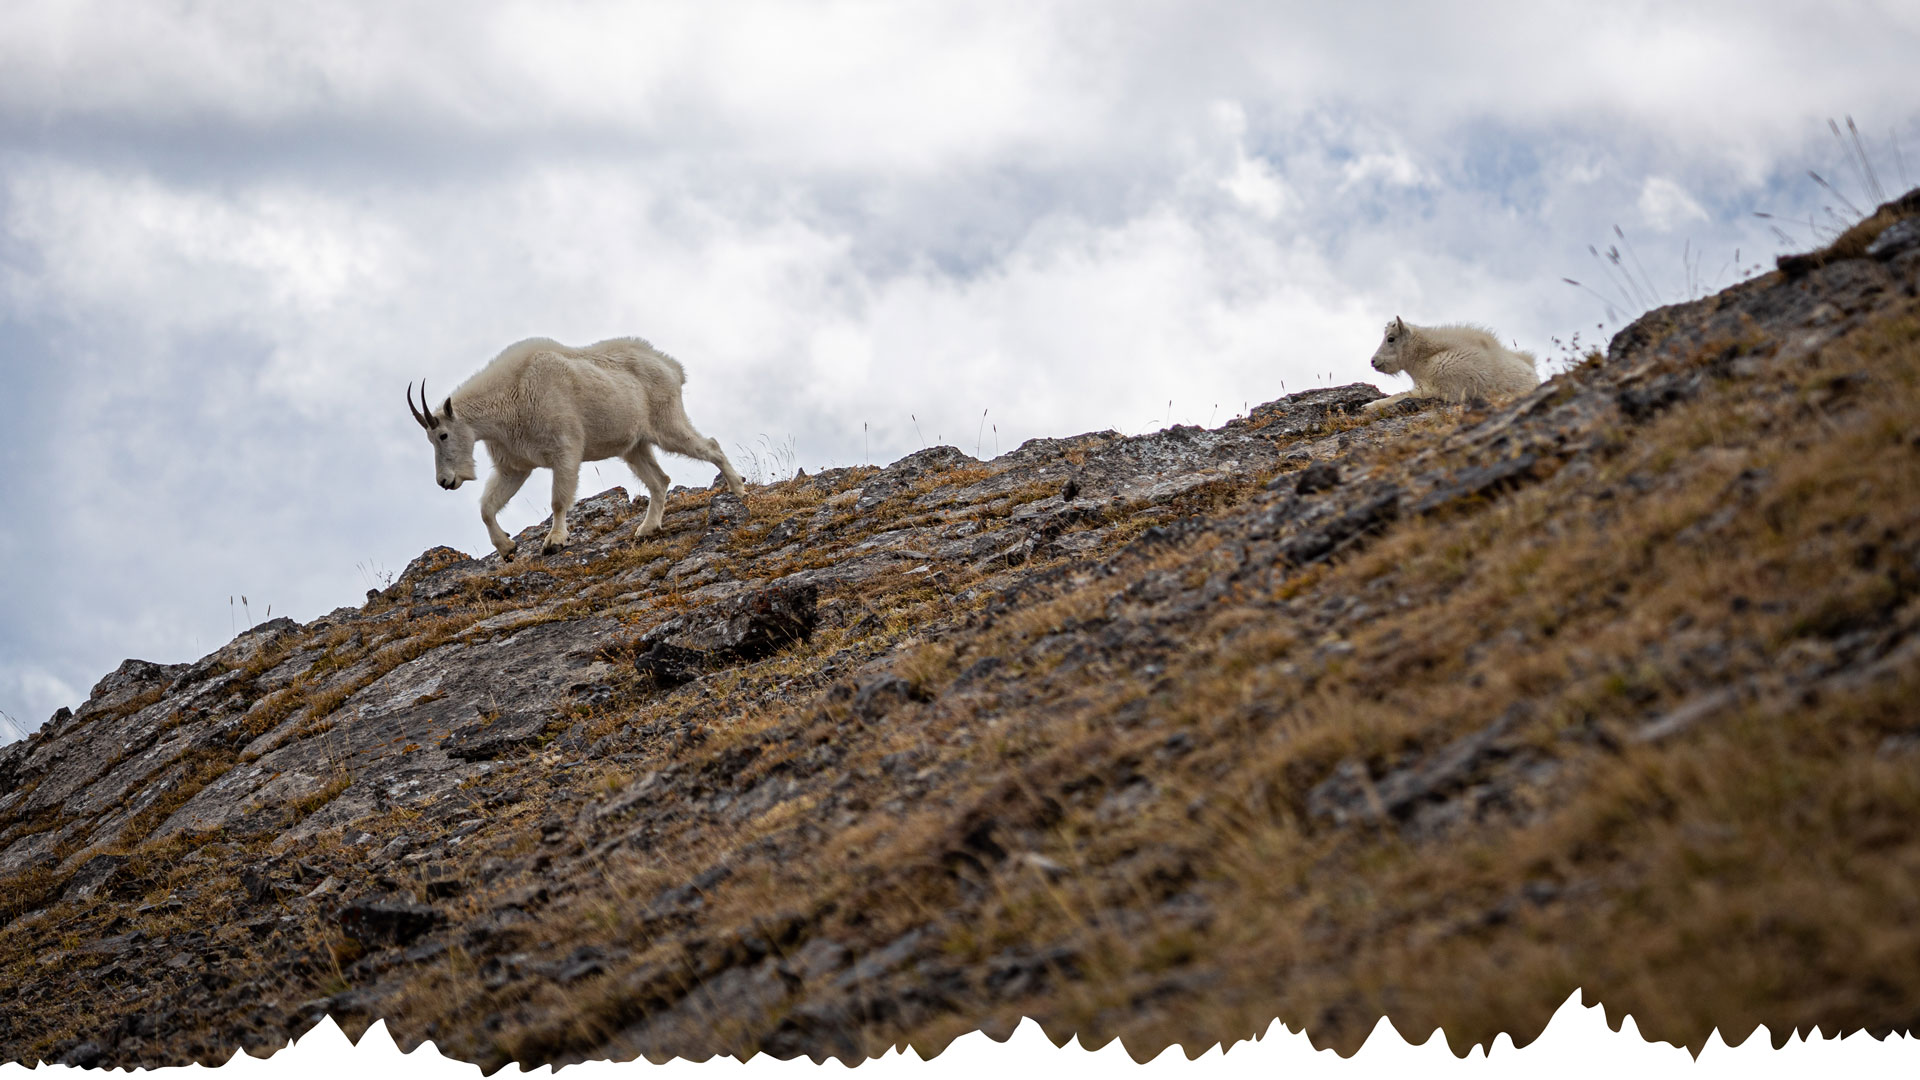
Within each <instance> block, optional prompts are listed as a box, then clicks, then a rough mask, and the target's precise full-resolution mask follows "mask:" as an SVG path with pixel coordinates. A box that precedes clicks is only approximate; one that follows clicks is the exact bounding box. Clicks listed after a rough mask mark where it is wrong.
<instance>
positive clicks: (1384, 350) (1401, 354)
mask: <svg viewBox="0 0 1920 1080" xmlns="http://www.w3.org/2000/svg"><path fill="white" fill-rule="evenodd" d="M1412 337H1413V334H1412V331H1411V330H1409V329H1408V327H1407V324H1406V323H1404V322H1401V321H1400V317H1399V316H1397V315H1396V316H1394V319H1393V321H1392V322H1390V323H1388V324H1387V333H1386V336H1385V338H1384V339H1382V340H1381V342H1380V347H1379V348H1378V349H1375V350H1374V351H1373V370H1375V371H1378V372H1380V373H1381V374H1382V375H1396V374H1399V373H1400V372H1402V371H1405V370H1407V362H1406V359H1405V357H1406V354H1407V347H1408V346H1409V345H1410V344H1412V342H1411V339H1412Z"/></svg>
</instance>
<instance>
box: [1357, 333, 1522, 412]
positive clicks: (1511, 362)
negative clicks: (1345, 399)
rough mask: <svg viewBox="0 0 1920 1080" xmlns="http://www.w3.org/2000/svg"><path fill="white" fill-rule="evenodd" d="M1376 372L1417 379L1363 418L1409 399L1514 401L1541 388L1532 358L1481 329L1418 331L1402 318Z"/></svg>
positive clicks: (1376, 361) (1378, 356)
mask: <svg viewBox="0 0 1920 1080" xmlns="http://www.w3.org/2000/svg"><path fill="white" fill-rule="evenodd" d="M1373 370H1375V371H1378V372H1381V373H1382V374H1386V375H1394V374H1398V373H1399V372H1402V371H1404V372H1406V373H1407V374H1408V375H1411V376H1413V389H1412V390H1409V391H1407V392H1405V393H1401V394H1395V395H1393V396H1392V397H1384V398H1381V399H1380V400H1378V401H1370V402H1368V403H1367V404H1366V406H1365V407H1364V408H1363V409H1361V411H1362V412H1368V413H1377V412H1379V411H1381V410H1382V409H1387V408H1391V407H1392V406H1394V405H1397V404H1399V403H1400V402H1402V401H1405V400H1407V399H1408V398H1441V399H1443V400H1446V401H1465V400H1467V399H1469V398H1477V397H1480V398H1494V397H1512V396H1513V395H1515V394H1524V393H1526V392H1527V391H1529V390H1531V389H1533V388H1534V387H1536V386H1539V385H1540V376H1539V375H1537V374H1535V373H1534V370H1533V354H1532V353H1528V352H1514V351H1511V350H1509V349H1506V348H1504V347H1502V346H1501V344H1500V342H1499V341H1498V340H1496V339H1495V338H1494V336H1493V334H1491V333H1489V332H1488V331H1486V330H1483V329H1481V328H1480V327H1477V326H1414V325H1413V324H1411V323H1407V322H1402V321H1401V320H1400V319H1399V318H1397V317H1396V318H1395V319H1394V320H1393V321H1392V322H1390V323H1388V324H1387V333H1386V340H1384V341H1382V342H1381V343H1380V348H1379V349H1377V350H1375V352H1374V354H1373Z"/></svg>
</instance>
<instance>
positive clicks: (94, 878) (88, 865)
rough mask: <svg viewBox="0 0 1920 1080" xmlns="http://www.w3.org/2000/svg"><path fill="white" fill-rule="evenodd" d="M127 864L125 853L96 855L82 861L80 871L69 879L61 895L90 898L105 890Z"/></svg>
mask: <svg viewBox="0 0 1920 1080" xmlns="http://www.w3.org/2000/svg"><path fill="white" fill-rule="evenodd" d="M126 864H127V856H125V855H95V856H94V857H93V858H91V859H88V860H87V861H86V862H85V863H82V864H81V866H80V869H79V871H78V872H76V873H75V874H74V875H73V877H71V878H69V879H68V880H67V888H66V891H65V892H64V893H62V894H61V895H62V896H64V897H66V898H67V899H69V900H87V899H90V898H92V897H93V896H95V895H96V894H98V893H100V892H103V891H105V890H106V888H107V887H108V886H109V885H111V884H112V883H113V879H114V877H115V876H116V875H117V874H119V872H120V868H121V867H122V866H125V865H126Z"/></svg>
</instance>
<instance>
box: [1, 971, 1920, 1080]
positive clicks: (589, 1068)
mask: <svg viewBox="0 0 1920 1080" xmlns="http://www.w3.org/2000/svg"><path fill="white" fill-rule="evenodd" d="M219 1068H220V1071H221V1080H230V1078H240V1080H344V1078H351V1080H386V1078H389V1077H392V1078H402V1077H404V1078H406V1080H477V1078H478V1077H479V1076H480V1070H479V1068H478V1067H477V1066H473V1065H468V1064H466V1063H464V1062H458V1061H454V1060H452V1059H450V1058H445V1057H441V1056H440V1055H439V1053H438V1052H436V1051H435V1049H434V1044H433V1043H431V1042H428V1043H423V1044H422V1045H421V1046H420V1048H419V1049H417V1050H415V1051H414V1052H413V1053H412V1054H402V1053H401V1052H400V1049H399V1047H397V1046H396V1045H394V1041H393V1038H392V1036H391V1035H389V1034H388V1032H387V1027H386V1024H385V1022H384V1021H380V1022H376V1023H374V1025H373V1026H372V1027H370V1028H368V1029H367V1033H366V1034H365V1035H364V1036H362V1038H361V1040H360V1043H359V1045H358V1046H355V1045H353V1044H351V1043H349V1042H348V1041H347V1037H346V1035H345V1034H343V1033H342V1032H341V1030H340V1028H339V1027H338V1026H337V1025H335V1024H334V1022H333V1020H332V1018H328V1019H325V1020H322V1021H321V1022H320V1024H319V1025H318V1026H316V1027H315V1028H313V1030H311V1031H309V1032H308V1033H307V1034H306V1035H305V1036H304V1037H303V1038H302V1039H300V1041H299V1042H298V1043H296V1044H295V1045H294V1046H293V1047H292V1048H291V1049H285V1050H281V1051H280V1052H279V1053H277V1054H275V1055H274V1056H273V1057H272V1058H270V1059H268V1060H264V1061H263V1060H261V1059H258V1058H254V1057H249V1056H248V1055H246V1054H244V1053H237V1054H235V1055H234V1057H233V1059H232V1060H231V1061H229V1062H228V1063H227V1064H226V1065H224V1066H220V1067H219ZM858 1068H859V1070H860V1071H859V1072H858V1073H856V1074H854V1080H949V1078H951V1080H980V1078H982V1077H992V1078H993V1080H1024V1078H1027V1077H1035V1078H1046V1080H1061V1078H1063V1077H1083V1076H1098V1077H1127V1078H1129V1080H1138V1078H1149V1080H1154V1078H1161V1077H1173V1078H1179V1080H1186V1078H1189V1077H1195V1078H1204V1080H1218V1078H1234V1080H1240V1078H1249V1080H1251V1078H1255V1077H1258V1078H1262V1080H1266V1078H1270V1077H1282V1076H1284V1077H1287V1078H1288V1080H1294V1078H1300V1080H1319V1078H1327V1080H1361V1078H1375V1077H1379V1078H1389V1077H1390V1078H1393V1080H1411V1078H1415V1077H1418V1078H1423V1080H1424V1078H1427V1077H1439V1078H1452V1077H1472V1078H1473V1080H1488V1078H1496V1080H1542V1078H1543V1077H1548V1078H1552V1080H1584V1078H1589V1077H1591V1078H1593V1080H1621V1078H1622V1077H1631V1078H1632V1080H1652V1078H1656V1077H1686V1078H1687V1080H1719V1078H1723V1077H1724V1078H1727V1080H1774V1078H1779V1080H1801V1078H1804V1077H1817V1076H1841V1075H1844V1076H1846V1077H1847V1078H1848V1080H1864V1078H1869V1077H1882V1076H1884V1077H1914V1076H1920V1038H1914V1037H1894V1038H1889V1039H1886V1040H1884V1041H1881V1040H1875V1039H1874V1038H1873V1037H1872V1036H1870V1035H1867V1034H1865V1033H1855V1034H1853V1035H1850V1036H1848V1037H1846V1038H1844V1039H1825V1038H1822V1037H1821V1036H1820V1035H1819V1034H1818V1033H1815V1034H1814V1035H1813V1037H1812V1038H1811V1039H1805V1040H1803V1039H1799V1038H1793V1039H1789V1040H1788V1041H1787V1044H1786V1046H1785V1047H1783V1048H1782V1049H1779V1050H1775V1049H1773V1044H1772V1041H1771V1039H1770V1037H1769V1035H1768V1032H1767V1030H1766V1029H1765V1028H1760V1029H1758V1030H1756V1031H1755V1032H1754V1033H1753V1035H1752V1036H1751V1037H1749V1038H1748V1039H1747V1040H1746V1041H1745V1042H1744V1043H1742V1044H1740V1045H1739V1046H1728V1045H1727V1044H1726V1042H1725V1041H1724V1040H1722V1039H1721V1037H1720V1034H1719V1032H1718V1031H1716V1032H1714V1033H1713V1034H1712V1035H1711V1036H1709V1037H1708V1040H1707V1045H1706V1048H1705V1049H1704V1050H1703V1051H1702V1052H1701V1054H1700V1058H1699V1060H1698V1061H1695V1060H1693V1058H1692V1057H1691V1055H1689V1054H1688V1053H1687V1051H1686V1050H1684V1049H1682V1048H1680V1047H1676V1046H1672V1045H1669V1044H1667V1043H1650V1042H1648V1041H1646V1040H1645V1039H1644V1038H1642V1037H1641V1036H1640V1032H1639V1028H1638V1026H1637V1025H1635V1024H1634V1022H1633V1018H1632V1017H1628V1018H1627V1019H1626V1020H1625V1021H1624V1022H1623V1023H1622V1024H1621V1028H1620V1030H1619V1031H1618V1032H1615V1031H1613V1030H1611V1029H1609V1028H1608V1027H1607V1021H1606V1014H1605V1012H1604V1011H1603V1010H1602V1009H1601V1008H1599V1007H1598V1006H1595V1007H1594V1008H1586V1007H1584V1006H1582V1005H1581V1004H1580V994H1579V992H1578V991H1575V992H1574V993H1573V994H1572V995H1571V996H1569V997H1568V998H1567V1000H1566V1003H1565V1004H1563V1005H1561V1006H1560V1008H1559V1010H1558V1011H1557V1012H1555V1013H1554V1015H1553V1019H1552V1021H1551V1022H1550V1023H1549V1024H1548V1026H1547V1029H1546V1031H1544V1032H1543V1033H1542V1034H1541V1036H1540V1038H1539V1039H1537V1040H1535V1041H1534V1042H1533V1043H1531V1044H1529V1045H1527V1046H1526V1047H1524V1048H1521V1049H1518V1050H1516V1049H1514V1047H1513V1043H1512V1040H1511V1039H1509V1038H1508V1037H1507V1036H1505V1035H1502V1036H1500V1037H1499V1038H1498V1039H1497V1040H1495V1042H1494V1050H1493V1053H1491V1054H1488V1053H1486V1052H1485V1051H1483V1050H1480V1049H1478V1048H1476V1049H1475V1050H1474V1051H1473V1052H1471V1053H1470V1054H1468V1055H1467V1056H1466V1057H1465V1058H1459V1057H1455V1056H1454V1054H1453V1052H1452V1051H1451V1050H1449V1049H1448V1048H1447V1044H1446V1040H1445V1039H1444V1038H1441V1037H1440V1035H1439V1033H1438V1032H1435V1033H1434V1034H1433V1035H1432V1036H1431V1037H1429V1038H1428V1039H1427V1041H1426V1042H1424V1043H1422V1044H1420V1045H1418V1046H1415V1045H1411V1044H1409V1043H1408V1042H1407V1041H1406V1040H1405V1039H1402V1038H1401V1037H1400V1034H1399V1032H1397V1031H1395V1030H1394V1028H1393V1027H1392V1025H1391V1024H1389V1023H1387V1021H1386V1020H1384V1019H1382V1020H1381V1021H1380V1022H1379V1024H1378V1025H1377V1026H1375V1028H1374V1030H1373V1033H1372V1034H1371V1035H1369V1036H1368V1037H1367V1041H1366V1044H1365V1045H1364V1046H1362V1047H1361V1048H1360V1051H1359V1053H1357V1054H1355V1055H1354V1056H1353V1057H1351V1058H1342V1057H1340V1056H1339V1055H1337V1054H1335V1053H1334V1052H1333V1051H1331V1050H1323V1051H1317V1050H1315V1049H1314V1048H1313V1045H1312V1043H1310V1042H1309V1041H1308V1040H1307V1037H1306V1036H1305V1035H1304V1034H1301V1033H1299V1032H1294V1031H1289V1030H1288V1029H1287V1028H1286V1027H1284V1026H1282V1025H1281V1024H1280V1023H1279V1022H1277V1021H1276V1022H1275V1023H1274V1024H1273V1025H1272V1026H1271V1027H1269V1028H1268V1029H1267V1033H1266V1034H1265V1035H1264V1036H1262V1037H1261V1038H1260V1039H1258V1040H1257V1041H1253V1042H1241V1043H1239V1044H1237V1045H1235V1046H1234V1048H1233V1050H1232V1052H1231V1053H1225V1054H1223V1053H1222V1052H1221V1050H1220V1048H1219V1047H1218V1046H1217V1045H1216V1046H1215V1047H1213V1048H1212V1049H1210V1050H1208V1051H1207V1052H1206V1053H1204V1054H1202V1055H1200V1057H1199V1058H1197V1059H1194V1060H1188V1059H1187V1057H1186V1055H1185V1054H1183V1053H1182V1052H1181V1051H1180V1050H1179V1049H1178V1048H1177V1047H1170V1048H1168V1049H1167V1050H1166V1051H1165V1052H1163V1053H1161V1055H1160V1056H1159V1057H1157V1058H1155V1059H1153V1060H1152V1061H1150V1062H1147V1063H1146V1064H1145V1065H1136V1064H1135V1063H1134V1061H1133V1059H1132V1058H1130V1057H1128V1056H1127V1052H1126V1050H1125V1048H1123V1047H1122V1046H1121V1045H1120V1043H1119V1041H1118V1040H1115V1041H1113V1042H1111V1043H1108V1044H1107V1045H1106V1046H1104V1047H1102V1048H1101V1049H1099V1050H1095V1051H1088V1050H1085V1049H1082V1048H1081V1046H1080V1044H1079V1043H1078V1042H1077V1041H1074V1042H1070V1043H1068V1044H1067V1045H1066V1046H1065V1047H1055V1046H1054V1045H1053V1043H1052V1042H1050V1041H1049V1040H1048V1039H1047V1037H1046V1034H1045V1033H1044V1032H1042V1031H1041V1030H1040V1025H1039V1024H1037V1023H1035V1022H1034V1021H1032V1020H1022V1021H1021V1022H1020V1026H1019V1027H1018V1028H1016V1029H1015V1030H1014V1032H1013V1035H1012V1036H1011V1037H1010V1038H1009V1039H1008V1040H1007V1041H1006V1042H1004V1043H997V1042H995V1041H994V1040H993V1039H991V1038H990V1037H988V1036H987V1035H985V1034H982V1033H981V1032H977V1031H976V1032H973V1033H972V1034H969V1035H964V1036H962V1037H960V1038H958V1039H955V1040H954V1041H953V1043H952V1044H951V1045H949V1046H948V1047H947V1049H946V1050H945V1051H944V1052H943V1053H941V1054H940V1055H939V1056H938V1057H935V1058H934V1059H933V1060H932V1061H924V1060H922V1059H921V1058H920V1055H919V1054H917V1053H914V1052H912V1051H910V1050H909V1051H905V1052H898V1053H890V1054H887V1055H885V1056H884V1057H880V1058H876V1059H874V1060H872V1061H868V1062H866V1063H864V1064H862V1065H860V1066H859V1067H858ZM206 1071H207V1070H206V1069H205V1068H203V1067H201V1066H199V1065H190V1066H186V1067H184V1068H169V1069H156V1070H152V1071H150V1072H146V1073H143V1074H141V1075H142V1076H143V1077H151V1078H152V1080H186V1078H188V1077H192V1076H197V1075H199V1074H202V1073H205V1072H206ZM846 1072H847V1070H846V1066H844V1065H841V1064H840V1063H839V1062H838V1061H836V1060H832V1059H829V1060H828V1061H827V1062H826V1063H825V1064H824V1065H815V1064H813V1063H812V1062H811V1061H809V1060H807V1059H806V1058H796V1059H794V1060H792V1061H780V1060H778V1059H775V1058H771V1057H768V1056H766V1055H764V1054H762V1055H759V1056H757V1057H755V1058H753V1059H752V1060H750V1061H747V1062H744V1063H743V1062H740V1061H736V1060H734V1059H733V1058H728V1057H719V1058H713V1059H711V1060H709V1061H706V1062H691V1061H685V1060H674V1061H670V1062H668V1063H666V1064H665V1065H654V1064H652V1063H650V1062H648V1061H646V1060H645V1059H640V1060H636V1061H631V1062H618V1063H616V1062H603V1061H602V1062H589V1063H586V1064H583V1065H569V1066H566V1074H567V1076H569V1077H574V1078H576V1080H616V1078H619V1080H625V1078H629V1077H643V1076H644V1077H664V1078H668V1080H673V1078H681V1080H711V1078H714V1077H719V1078H723V1080H730V1078H736V1077H752V1078H755V1080H759V1078H765V1077H780V1078H789V1077H791V1078H813V1077H819V1076H834V1077H838V1076H844V1075H846ZM83 1075H87V1076H105V1075H115V1076H124V1075H128V1074H127V1073H126V1072H124V1071H122V1070H114V1072H113V1073H112V1074H107V1073H83V1072H82V1071H81V1070H78V1069H72V1068H69V1067H67V1066H63V1065H43V1066H41V1067H40V1068H38V1069H35V1070H31V1071H29V1070H28V1069H27V1068H26V1067H25V1066H21V1065H12V1064H9V1065H0V1080H27V1078H28V1077H33V1078H34V1080H66V1078H68V1077H74V1078H76V1080H77V1078H79V1077H81V1076H83ZM495 1075H496V1076H497V1077H501V1078H507V1077H513V1076H521V1075H531V1076H534V1077H551V1076H552V1070H551V1069H550V1068H549V1067H547V1066H542V1067H541V1068H539V1069H536V1070H534V1071H533V1072H532V1073H531V1074H523V1073H521V1072H520V1070H519V1069H518V1068H517V1067H515V1066H512V1065H509V1066H507V1067H506V1068H505V1069H503V1070H501V1071H500V1072H499V1073H497V1074H495Z"/></svg>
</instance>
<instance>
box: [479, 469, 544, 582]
mask: <svg viewBox="0 0 1920 1080" xmlns="http://www.w3.org/2000/svg"><path fill="white" fill-rule="evenodd" d="M532 471H533V470H531V469H509V468H505V467H503V466H500V465H495V466H494V467H493V475H492V476H489V477H487V490H486V491H485V492H484V493H483V494H482V495H481V496H480V520H481V521H483V522H485V523H486V526H487V538H488V539H490V540H492V541H493V550H495V551H498V552H499V553H500V557H501V558H503V559H511V558H513V549H514V543H513V537H511V536H508V535H507V531H506V530H505V529H502V528H501V527H500V522H499V519H498V515H499V513H500V508H501V507H503V506H505V505H507V500H508V499H511V498H513V495H514V492H516V491H519V490H520V485H521V484H524V483H526V482H527V476H528V475H529V474H530V473H531V472H532Z"/></svg>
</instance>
